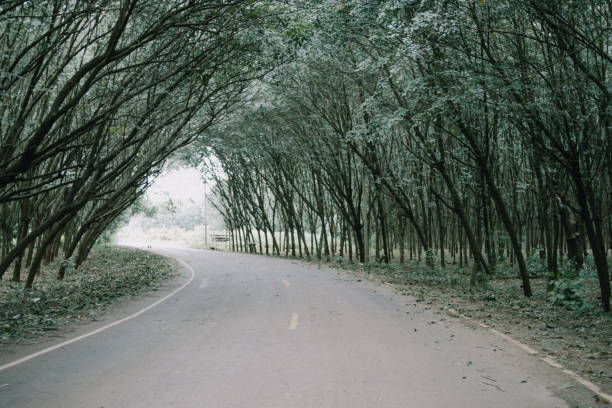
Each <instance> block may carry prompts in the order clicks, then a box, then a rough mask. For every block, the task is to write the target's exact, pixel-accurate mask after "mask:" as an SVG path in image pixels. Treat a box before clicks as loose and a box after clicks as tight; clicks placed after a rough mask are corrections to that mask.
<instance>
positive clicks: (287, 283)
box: [282, 279, 291, 287]
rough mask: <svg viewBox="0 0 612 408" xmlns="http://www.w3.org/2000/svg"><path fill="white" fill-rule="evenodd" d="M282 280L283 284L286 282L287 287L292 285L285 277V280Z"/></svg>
mask: <svg viewBox="0 0 612 408" xmlns="http://www.w3.org/2000/svg"><path fill="white" fill-rule="evenodd" d="M282 282H283V284H284V285H285V286H286V287H289V286H291V285H290V284H289V282H287V281H286V280H285V279H283V280H282Z"/></svg>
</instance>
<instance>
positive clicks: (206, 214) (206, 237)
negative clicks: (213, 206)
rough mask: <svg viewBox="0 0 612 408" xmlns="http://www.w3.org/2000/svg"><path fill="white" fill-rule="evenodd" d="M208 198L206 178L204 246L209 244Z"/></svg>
mask: <svg viewBox="0 0 612 408" xmlns="http://www.w3.org/2000/svg"><path fill="white" fill-rule="evenodd" d="M207 201H208V198H207V196H206V180H204V246H208V212H207V203H206V202H207Z"/></svg>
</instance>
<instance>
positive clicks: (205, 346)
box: [0, 248, 593, 408]
mask: <svg viewBox="0 0 612 408" xmlns="http://www.w3.org/2000/svg"><path fill="white" fill-rule="evenodd" d="M153 250H154V251H155V252H158V253H161V254H164V255H168V256H171V257H175V258H178V259H181V260H183V261H184V262H185V263H186V264H188V265H189V267H187V266H183V267H182V269H181V273H182V276H181V279H180V280H179V281H177V282H176V283H175V284H174V285H175V286H174V288H169V289H168V291H167V292H168V293H169V292H170V290H173V289H176V288H177V287H179V286H180V285H181V284H184V283H186V282H188V280H189V279H191V278H193V279H192V281H191V282H190V283H189V284H188V285H186V286H185V287H184V288H183V289H182V290H180V291H179V292H178V293H176V294H175V295H173V296H170V297H169V298H168V299H167V300H165V301H163V302H161V303H159V304H158V305H157V306H155V307H154V308H151V309H150V310H147V311H146V312H144V313H142V314H140V315H138V316H136V317H134V318H131V319H129V320H127V321H124V322H123V323H121V324H117V325H115V326H112V327H110V328H108V329H105V330H103V331H101V332H99V333H97V334H95V335H92V336H89V337H86V338H83V339H82V340H80V341H77V342H74V343H71V344H67V345H64V346H62V347H60V348H58V349H55V350H53V351H50V352H48V353H46V354H43V355H40V356H38V357H36V358H32V359H30V360H27V361H25V362H23V363H20V364H17V365H15V366H12V367H10V368H6V369H4V370H1V371H0V406H1V407H11V408H21V407H36V408H40V407H45V408H55V407H57V408H60V407H61V408H70V407H79V408H81V407H91V408H101V407H105V408H115V407H129V408H137V407H147V408H154V407H164V408H168V407H198V408H200V407H210V408H224V407H240V408H244V407H262V408H273V407H283V408H286V407H313V408H315V407H316V408H324V407H329V408H343V407H347V408H359V407H364V408H366V407H367V408H370V407H398V408H399V407H402V408H404V407H470V408H474V407H513V408H519V407H573V406H575V405H577V404H578V403H581V402H582V401H585V400H589V399H590V400H591V401H592V395H593V393H592V392H589V391H587V390H586V389H584V388H583V387H582V386H580V385H579V384H577V383H575V382H573V380H572V379H570V378H569V377H567V376H566V375H564V374H563V373H561V372H560V371H559V370H557V369H554V368H552V367H549V366H548V365H546V364H544V363H543V362H542V361H541V360H540V359H539V358H534V357H533V356H530V355H529V354H527V353H526V352H525V351H524V350H522V349H521V348H519V347H518V346H516V345H514V344H512V343H510V342H508V341H506V340H504V339H503V338H500V337H499V336H497V335H495V334H493V333H491V332H490V331H488V330H486V329H483V328H479V327H470V325H469V324H466V322H465V321H464V320H463V319H461V318H453V317H451V316H449V315H448V314H445V313H443V312H440V311H433V310H425V306H426V305H424V304H423V303H419V302H416V301H415V299H413V298H410V297H407V296H402V295H399V294H395V293H394V291H393V289H392V288H391V287H390V286H388V285H384V284H379V283H375V282H370V281H367V280H364V281H359V280H358V279H357V278H355V276H353V275H352V274H351V273H349V272H338V271H335V270H330V269H327V268H325V267H323V268H321V267H319V266H317V265H316V264H315V265H311V264H305V263H300V262H296V261H289V260H282V259H276V258H269V257H263V256H256V255H247V254H234V253H223V252H215V251H200V250H191V249H180V248H174V249H173V248H162V249H156V248H153ZM192 271H193V277H192ZM156 296H158V297H160V298H161V297H162V296H163V293H160V294H156ZM154 301H155V298H151V297H147V298H144V299H141V300H139V301H137V302H133V303H131V304H129V305H126V306H124V307H121V308H119V310H115V311H114V312H112V313H111V314H110V315H109V316H107V317H106V319H105V320H104V321H101V322H96V323H93V324H92V325H90V326H87V327H83V328H80V329H79V330H77V332H75V333H73V334H71V336H77V335H80V334H83V333H87V331H88V330H89V331H91V330H92V329H94V328H96V327H98V328H99V327H105V325H108V324H109V323H112V321H115V320H118V319H121V318H124V317H126V316H130V315H132V314H133V313H135V312H136V311H138V310H140V309H142V308H143V307H145V306H146V305H148V304H151V303H153V302H154ZM66 340H69V338H64V339H58V340H54V341H52V342H46V343H44V344H38V345H32V346H29V347H22V348H19V349H17V350H16V351H15V350H4V351H3V353H2V355H0V365H3V364H6V363H10V362H11V361H14V360H16V359H18V358H21V357H27V356H28V355H29V354H31V353H33V352H36V351H39V350H42V349H44V348H48V347H50V346H53V345H54V344H61V343H62V342H65V341H66Z"/></svg>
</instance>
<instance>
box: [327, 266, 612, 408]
mask: <svg viewBox="0 0 612 408" xmlns="http://www.w3.org/2000/svg"><path fill="white" fill-rule="evenodd" d="M338 266H339V267H341V268H342V269H346V268H348V269H351V270H353V271H354V273H355V275H356V276H357V279H374V280H378V281H380V282H382V283H387V284H391V285H394V286H395V288H396V290H397V291H398V292H399V293H402V294H406V295H410V296H413V297H416V302H417V303H421V305H422V306H424V307H425V308H426V309H428V308H429V309H432V310H440V311H441V312H447V313H449V314H454V313H457V312H458V313H460V314H461V315H463V316H467V317H469V318H471V319H474V320H475V321H478V322H482V323H484V324H486V325H487V326H489V327H491V328H495V329H497V330H498V331H500V332H502V333H505V334H506V335H508V336H510V337H512V338H513V339H515V340H518V341H520V342H522V343H524V344H527V345H529V346H531V347H532V348H533V349H535V350H537V351H538V352H539V353H540V355H542V356H550V357H552V359H554V360H555V361H557V362H558V363H560V364H561V365H562V366H563V367H564V368H566V369H570V370H572V371H574V372H575V373H577V374H579V375H580V376H582V377H583V378H585V379H587V380H588V381H591V382H592V383H594V384H597V385H598V386H599V387H600V388H601V389H602V390H603V391H604V392H606V393H608V394H611V393H612V354H611V352H612V347H611V346H612V316H611V315H610V314H604V313H603V312H602V311H600V309H599V308H600V306H599V299H598V297H599V286H598V283H597V280H596V278H595V277H594V276H592V274H591V276H583V277H582V279H580V283H581V285H582V287H581V290H580V298H581V301H583V302H584V306H583V307H582V310H581V311H576V310H569V309H567V308H565V307H562V306H560V305H556V304H553V303H551V302H550V301H549V298H548V297H549V295H547V293H546V280H547V279H546V277H545V276H540V277H537V276H536V277H533V278H532V279H531V285H532V290H533V293H534V295H533V296H532V297H531V298H526V297H524V296H523V295H522V288H521V282H520V280H519V279H518V278H514V277H512V276H508V272H509V271H510V270H511V268H508V267H507V266H506V268H505V269H502V268H500V269H501V270H502V271H503V272H502V273H499V274H498V275H497V276H496V277H495V278H492V279H488V280H486V281H485V282H482V283H481V284H480V285H477V286H472V285H470V283H469V271H468V270H465V269H461V268H458V267H455V266H453V267H449V268H445V269H437V270H432V269H430V268H427V267H425V266H424V264H422V263H421V264H419V263H418V262H414V263H407V264H404V265H398V264H391V265H383V264H376V263H369V264H365V265H364V264H361V265H355V264H352V265H347V264H346V263H343V264H338ZM572 306H574V307H575V306H576V305H575V304H569V307H572ZM571 386H572V385H570V383H569V382H568V387H571ZM595 399H596V400H598V398H597V397H596V396H595Z"/></svg>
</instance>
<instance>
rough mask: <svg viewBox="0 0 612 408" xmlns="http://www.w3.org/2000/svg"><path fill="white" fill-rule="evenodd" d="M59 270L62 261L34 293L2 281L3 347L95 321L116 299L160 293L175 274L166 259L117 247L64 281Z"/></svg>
mask: <svg viewBox="0 0 612 408" xmlns="http://www.w3.org/2000/svg"><path fill="white" fill-rule="evenodd" d="M58 268H59V264H58V263H57V262H53V263H51V264H49V265H46V266H43V268H42V269H41V273H40V275H39V276H38V277H37V279H36V281H35V283H34V288H33V289H32V290H31V291H24V290H23V286H22V284H20V283H13V282H10V281H0V344H3V343H8V342H10V341H19V340H22V339H24V338H31V337H36V336H39V335H42V334H44V333H48V332H49V331H53V330H58V328H60V327H61V326H62V325H65V324H66V323H70V322H78V321H87V320H91V319H94V318H95V317H96V316H99V315H100V314H102V313H103V312H104V311H105V310H106V309H107V308H108V306H109V305H110V304H111V303H113V302H115V301H116V300H118V299H122V298H126V297H130V296H134V295H139V294H142V293H145V292H150V291H154V290H157V289H158V288H159V287H160V286H161V284H162V283H163V281H164V280H166V279H168V278H170V277H171V276H173V274H174V273H173V270H172V267H171V266H170V264H169V263H168V260H167V259H166V258H164V257H162V256H159V255H154V254H151V253H148V252H145V251H139V250H135V249H127V248H117V247H105V248H98V249H95V250H94V251H92V253H91V255H90V256H89V258H88V260H87V261H86V262H85V263H84V264H83V265H82V266H81V268H79V270H78V271H77V270H74V268H72V269H69V270H68V271H67V272H66V278H65V279H64V280H63V281H58V280H56V279H55V276H56V273H57V270H58Z"/></svg>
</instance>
